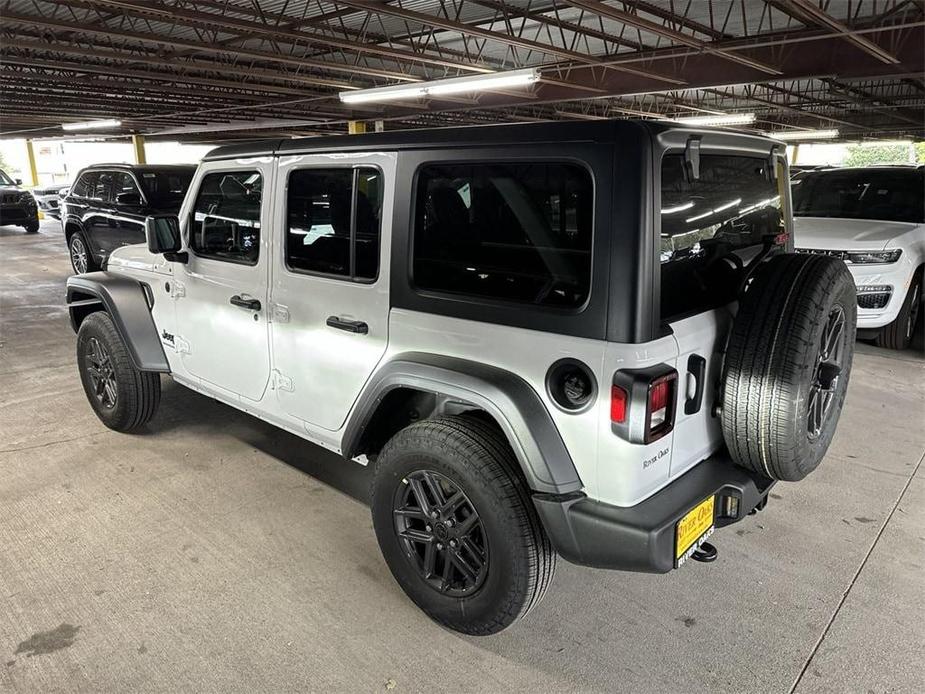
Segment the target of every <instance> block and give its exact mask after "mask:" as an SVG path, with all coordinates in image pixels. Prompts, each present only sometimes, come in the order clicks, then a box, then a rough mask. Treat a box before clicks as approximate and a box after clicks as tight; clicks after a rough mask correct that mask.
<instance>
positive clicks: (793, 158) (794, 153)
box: [790, 142, 800, 166]
mask: <svg viewBox="0 0 925 694" xmlns="http://www.w3.org/2000/svg"><path fill="white" fill-rule="evenodd" d="M798 156H800V143H799V142H798V143H797V144H795V145H794V146H793V147H791V148H790V165H791V166H793V165H794V164H796V163H797V157H798Z"/></svg>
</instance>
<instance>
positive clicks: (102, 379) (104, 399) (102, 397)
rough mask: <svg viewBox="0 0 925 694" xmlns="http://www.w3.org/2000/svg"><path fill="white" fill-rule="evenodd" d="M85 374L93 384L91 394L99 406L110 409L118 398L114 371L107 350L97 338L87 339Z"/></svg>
mask: <svg viewBox="0 0 925 694" xmlns="http://www.w3.org/2000/svg"><path fill="white" fill-rule="evenodd" d="M86 356H87V375H88V376H89V377H90V382H91V383H92V386H93V396H94V397H95V398H96V401H97V402H98V403H99V404H100V406H101V407H104V408H106V409H107V410H111V409H112V408H114V407H115V406H116V403H117V402H118V399H119V387H118V385H117V383H116V372H115V369H114V368H113V364H112V358H111V357H110V356H109V352H108V351H107V349H106V348H105V347H104V346H103V343H102V342H100V341H99V340H98V339H97V338H95V337H91V338H90V339H89V340H87V354H86Z"/></svg>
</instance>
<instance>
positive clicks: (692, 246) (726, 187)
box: [661, 154, 785, 320]
mask: <svg viewBox="0 0 925 694" xmlns="http://www.w3.org/2000/svg"><path fill="white" fill-rule="evenodd" d="M661 192H662V201H661V264H662V268H661V290H662V291H661V294H662V297H661V303H662V307H661V309H662V318H663V319H665V320H670V319H672V318H676V317H679V316H681V315H685V314H690V313H694V312H697V311H702V310H706V309H709V308H714V307H716V306H720V305H722V304H725V303H729V302H730V301H732V300H733V299H734V298H735V293H736V290H737V288H738V283H739V279H740V276H741V274H740V268H741V265H742V263H743V262H747V261H748V260H749V259H750V258H751V257H752V256H753V255H754V254H755V253H757V252H758V251H759V250H760V248H761V245H762V243H763V241H764V239H765V237H768V236H772V235H773V236H776V235H777V234H779V233H780V232H782V231H784V230H785V229H784V219H783V214H782V212H781V207H780V195H779V192H778V181H777V180H776V179H774V178H773V177H772V175H771V171H770V167H769V164H768V160H767V159H765V158H760V157H746V156H733V155H712V154H704V155H701V157H700V177H699V178H697V179H694V178H693V177H692V176H691V175H690V171H689V169H688V167H687V165H686V163H685V161H684V156H683V155H682V154H668V155H666V156H665V157H664V159H663V160H662V186H661Z"/></svg>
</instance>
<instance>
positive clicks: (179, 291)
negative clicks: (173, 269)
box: [170, 280, 186, 299]
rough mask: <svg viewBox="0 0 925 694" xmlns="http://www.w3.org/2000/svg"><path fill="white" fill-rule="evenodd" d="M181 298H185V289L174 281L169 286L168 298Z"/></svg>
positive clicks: (181, 284)
mask: <svg viewBox="0 0 925 694" xmlns="http://www.w3.org/2000/svg"><path fill="white" fill-rule="evenodd" d="M181 296H186V287H185V286H184V285H183V283H182V282H177V281H176V280H174V281H173V282H172V283H171V286H170V298H171V299H179V298H180V297H181Z"/></svg>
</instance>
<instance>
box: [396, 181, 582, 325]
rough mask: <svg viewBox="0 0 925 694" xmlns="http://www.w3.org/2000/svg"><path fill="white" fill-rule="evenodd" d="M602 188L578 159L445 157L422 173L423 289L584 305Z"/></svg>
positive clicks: (418, 236) (417, 271) (418, 266)
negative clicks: (474, 160) (463, 160)
mask: <svg viewBox="0 0 925 694" xmlns="http://www.w3.org/2000/svg"><path fill="white" fill-rule="evenodd" d="M593 205H594V186H593V183H592V180H591V174H590V173H589V172H588V171H587V170H585V169H584V168H582V167H580V166H577V165H574V164H559V163H516V164H515V163H510V164H505V163H493V164H442V165H428V166H425V167H423V168H422V169H421V170H420V172H419V176H418V186H417V197H416V210H415V224H414V251H413V265H414V283H415V285H416V286H417V287H418V288H420V289H425V290H433V291H439V292H451V293H456V294H465V295H470V296H476V297H485V298H490V299H498V300H502V301H512V302H518V303H524V304H534V305H540V306H554V307H562V308H577V307H580V306H582V305H583V304H584V303H585V301H586V300H587V298H588V293H589V291H590V285H591V236H592V233H591V230H592V210H593Z"/></svg>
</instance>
